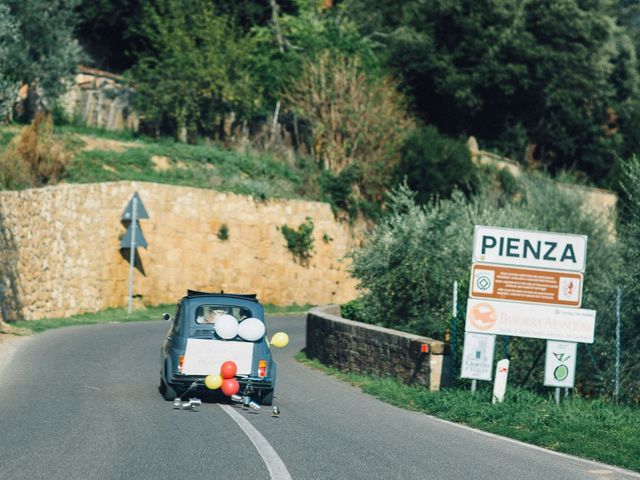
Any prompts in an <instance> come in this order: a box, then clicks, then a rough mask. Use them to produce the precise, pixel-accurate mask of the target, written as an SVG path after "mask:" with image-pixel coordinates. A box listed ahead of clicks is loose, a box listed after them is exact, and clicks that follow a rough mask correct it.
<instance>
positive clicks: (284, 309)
mask: <svg viewBox="0 0 640 480" xmlns="http://www.w3.org/2000/svg"><path fill="white" fill-rule="evenodd" d="M314 306H315V305H310V304H308V303H306V304H304V305H298V304H296V303H294V304H293V305H273V304H271V303H267V304H265V305H263V307H264V312H265V313H266V314H268V315H302V314H305V315H306V313H307V312H308V311H309V310H311V309H312V308H313V307H314Z"/></svg>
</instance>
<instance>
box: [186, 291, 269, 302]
mask: <svg viewBox="0 0 640 480" xmlns="http://www.w3.org/2000/svg"><path fill="white" fill-rule="evenodd" d="M194 297H213V298H238V299H242V300H250V301H253V302H256V303H258V304H259V303H260V302H258V296H257V295H256V294H255V293H245V294H242V293H224V292H220V293H209V292H199V291H197V290H187V295H186V296H185V297H184V298H194Z"/></svg>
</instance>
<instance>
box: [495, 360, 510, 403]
mask: <svg viewBox="0 0 640 480" xmlns="http://www.w3.org/2000/svg"><path fill="white" fill-rule="evenodd" d="M508 376H509V360H508V359H506V358H503V359H502V360H500V361H499V362H498V364H497V365H496V381H495V382H494V383H493V403H496V402H502V401H503V400H504V394H505V393H506V392H507V378H508Z"/></svg>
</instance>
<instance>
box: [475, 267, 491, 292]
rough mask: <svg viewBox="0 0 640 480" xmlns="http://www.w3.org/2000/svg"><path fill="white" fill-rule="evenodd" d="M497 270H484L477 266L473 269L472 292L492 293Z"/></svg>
mask: <svg viewBox="0 0 640 480" xmlns="http://www.w3.org/2000/svg"><path fill="white" fill-rule="evenodd" d="M495 275H496V272H495V271H494V270H484V269H481V268H476V269H474V270H473V284H472V286H471V291H472V293H480V294H491V293H493V285H494V283H495Z"/></svg>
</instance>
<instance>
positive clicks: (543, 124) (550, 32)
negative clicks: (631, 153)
mask: <svg viewBox="0 0 640 480" xmlns="http://www.w3.org/2000/svg"><path fill="white" fill-rule="evenodd" d="M380 3H382V4H383V5H381V6H380V7H379V8H377V5H379V4H380ZM391 4H393V5H395V6H396V8H395V9H394V8H393V6H391ZM349 7H350V9H351V11H352V12H353V16H354V18H356V19H357V21H358V23H359V25H360V26H361V31H362V33H363V34H364V35H366V36H368V37H369V38H373V39H375V40H376V41H377V43H378V45H379V46H380V51H383V52H385V53H386V57H387V63H388V65H389V66H390V67H391V68H393V70H395V71H396V72H398V73H399V74H401V75H402V78H403V80H404V85H405V88H406V89H407V90H408V91H409V92H410V93H411V94H412V96H413V98H414V100H415V108H416V110H417V111H418V112H419V113H420V114H421V116H422V117H423V118H424V119H425V120H426V121H427V122H430V123H434V124H436V125H437V126H438V127H439V128H440V129H441V130H442V131H443V132H445V133H447V134H450V135H469V134H473V135H476V136H478V137H479V138H480V139H482V140H485V142H487V144H488V145H489V146H492V147H494V148H495V147H497V148H498V149H500V150H502V151H505V150H507V151H508V153H510V152H509V151H511V152H513V153H516V154H517V157H518V158H519V159H521V160H524V158H525V148H526V147H527V146H529V150H528V151H529V153H530V155H529V157H528V159H529V160H532V161H535V162H541V163H542V164H543V165H545V166H547V167H548V168H550V169H551V170H553V171H558V170H560V169H563V168H572V167H578V168H579V169H581V170H583V171H584V172H586V173H587V174H588V175H590V176H591V178H593V179H597V180H600V181H601V182H603V181H604V178H605V177H606V175H607V173H608V172H609V170H610V169H611V168H612V166H613V164H614V163H615V162H616V161H617V159H618V157H617V154H618V151H619V150H618V148H619V147H620V145H621V144H622V142H623V138H621V133H620V131H618V130H616V129H615V128H614V129H607V128H606V127H607V125H608V122H609V121H610V117H609V114H608V109H612V110H613V111H615V109H616V108H618V107H619V105H620V104H621V103H622V102H625V101H627V100H628V99H630V98H631V96H632V95H633V93H634V92H635V88H636V85H637V65H636V61H635V52H634V51H633V48H631V46H632V44H631V43H630V42H629V37H628V35H627V34H626V33H625V32H624V31H623V30H621V29H620V28H619V27H617V26H616V22H615V19H614V18H613V16H612V14H613V10H612V8H611V6H610V5H609V3H608V2H605V1H597V0H594V1H580V0H560V1H557V0H525V1H518V0H481V1H477V0H473V1H472V0H442V1H438V2H421V1H409V2H404V3H403V4H402V6H401V7H399V6H397V4H396V3H395V2H377V1H376V2H373V1H371V0H355V1H352V2H350V5H349ZM370 12H376V13H370ZM383 12H388V14H385V15H382V13H383ZM365 22H369V23H365Z"/></svg>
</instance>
